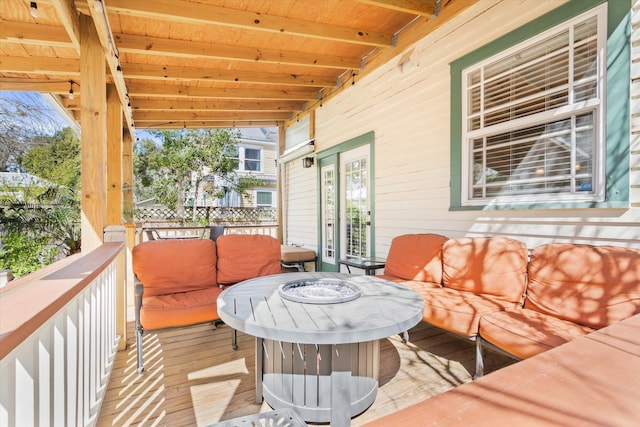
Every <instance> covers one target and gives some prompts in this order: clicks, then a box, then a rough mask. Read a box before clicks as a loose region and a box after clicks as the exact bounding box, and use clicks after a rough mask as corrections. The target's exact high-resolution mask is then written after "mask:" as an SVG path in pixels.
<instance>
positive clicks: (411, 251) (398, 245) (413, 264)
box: [384, 234, 448, 283]
mask: <svg viewBox="0 0 640 427" xmlns="http://www.w3.org/2000/svg"><path fill="white" fill-rule="evenodd" d="M447 240H448V239H447V238H446V237H445V236H441V235H439V234H404V235H401V236H396V237H395V238H394V239H393V240H392V241H391V247H390V248H389V254H388V255H387V260H386V264H385V267H384V274H385V275H386V276H395V277H399V278H401V279H405V280H420V281H423V282H433V283H441V282H442V257H441V251H442V245H443V244H444V242H446V241H447Z"/></svg>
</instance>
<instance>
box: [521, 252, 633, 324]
mask: <svg viewBox="0 0 640 427" xmlns="http://www.w3.org/2000/svg"><path fill="white" fill-rule="evenodd" d="M525 308H529V309H531V310H536V311H539V312H542V313H545V314H550V315H552V316H555V317H559V318H561V319H564V320H569V321H572V322H575V323H579V324H581V325H584V326H589V327H591V328H595V329H598V328H602V327H604V326H607V325H609V324H611V323H613V322H617V321H619V320H622V319H625V318H627V317H630V316H633V315H634V314H637V313H640V249H630V248H621V247H614V246H590V245H579V244H570V243H552V244H548V245H542V246H539V247H537V248H535V249H533V250H532V252H531V261H530V262H529V285H528V288H527V299H526V301H525Z"/></svg>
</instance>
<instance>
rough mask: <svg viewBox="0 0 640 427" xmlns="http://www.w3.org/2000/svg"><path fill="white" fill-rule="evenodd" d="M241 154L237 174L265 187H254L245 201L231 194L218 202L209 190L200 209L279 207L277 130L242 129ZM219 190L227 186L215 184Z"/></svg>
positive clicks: (237, 195)
mask: <svg viewBox="0 0 640 427" xmlns="http://www.w3.org/2000/svg"><path fill="white" fill-rule="evenodd" d="M239 132H240V136H239V142H238V152H237V173H238V175H239V176H240V177H242V176H249V175H251V176H253V177H255V178H258V179H260V180H261V181H262V182H263V183H264V185H262V186H260V187H254V188H252V189H250V190H249V191H248V194H247V195H246V196H245V197H241V196H240V195H239V194H237V193H236V192H234V191H229V192H228V193H227V194H226V196H225V197H224V198H223V199H214V198H213V197H211V195H210V194H208V193H207V191H206V186H205V189H204V190H203V191H201V192H200V194H199V197H198V206H227V207H257V206H267V207H276V206H277V200H278V198H277V169H276V158H277V156H276V150H277V141H278V129H277V128H258V127H256V128H241V129H239ZM214 185H215V186H216V187H224V186H225V184H224V182H222V181H220V180H216V181H214Z"/></svg>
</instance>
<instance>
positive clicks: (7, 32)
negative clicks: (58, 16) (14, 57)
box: [0, 21, 76, 48]
mask: <svg viewBox="0 0 640 427" xmlns="http://www.w3.org/2000/svg"><path fill="white" fill-rule="evenodd" d="M0 40H2V41H3V42H10V43H26V44H33V45H41V46H53V47H55V46H57V47H71V48H73V47H76V46H74V44H73V43H72V42H71V40H70V39H69V34H68V32H67V31H65V29H64V28H62V27H56V26H53V25H44V24H33V23H31V22H29V23H23V22H14V21H2V23H1V24H0Z"/></svg>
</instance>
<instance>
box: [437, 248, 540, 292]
mask: <svg viewBox="0 0 640 427" xmlns="http://www.w3.org/2000/svg"><path fill="white" fill-rule="evenodd" d="M527 259H528V253H527V247H526V245H525V244H524V243H522V242H519V241H517V240H513V239H509V238H507V237H462V238H457V239H451V240H448V241H447V242H445V244H444V245H443V246H442V268H443V272H442V276H443V285H444V286H445V287H447V288H452V289H457V290H460V291H469V292H473V293H475V294H479V295H484V296H489V297H493V298H497V299H499V300H501V301H507V302H514V303H518V304H519V303H522V299H523V297H524V291H525V287H526V283H527V281H526V279H527Z"/></svg>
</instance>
